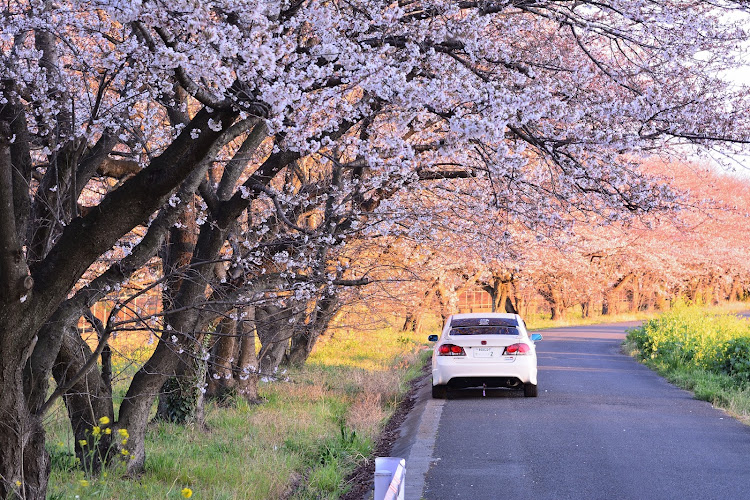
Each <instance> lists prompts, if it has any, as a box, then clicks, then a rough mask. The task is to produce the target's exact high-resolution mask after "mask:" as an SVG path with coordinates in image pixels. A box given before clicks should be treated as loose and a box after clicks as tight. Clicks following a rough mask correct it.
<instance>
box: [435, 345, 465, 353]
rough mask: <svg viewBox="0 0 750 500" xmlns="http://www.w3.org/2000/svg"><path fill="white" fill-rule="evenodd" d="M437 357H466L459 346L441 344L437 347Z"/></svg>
mask: <svg viewBox="0 0 750 500" xmlns="http://www.w3.org/2000/svg"><path fill="white" fill-rule="evenodd" d="M438 355H440V356H466V351H464V348H463V347H461V346H460V345H454V344H443V345H441V346H440V347H438Z"/></svg>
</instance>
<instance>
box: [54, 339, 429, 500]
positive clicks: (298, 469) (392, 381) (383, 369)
mask: <svg viewBox="0 0 750 500" xmlns="http://www.w3.org/2000/svg"><path fill="white" fill-rule="evenodd" d="M428 333H431V331H430V332H425V333H420V334H413V333H401V332H398V331H396V330H394V329H392V328H390V327H382V328H379V329H376V330H368V331H354V330H340V331H334V334H333V335H332V336H331V335H327V336H325V337H323V338H321V340H320V342H319V345H318V346H317V347H316V349H315V351H314V352H313V354H312V356H311V358H310V360H309V362H308V363H307V365H306V366H305V367H304V368H301V369H297V370H290V372H289V373H287V374H286V377H288V381H283V382H273V383H262V384H261V385H260V391H261V396H262V397H263V398H264V400H265V402H264V403H263V404H260V405H249V404H247V403H246V402H245V401H244V400H242V399H241V398H240V399H238V400H237V401H235V403H236V404H235V405H234V407H232V408H226V407H219V406H217V405H216V404H213V403H209V404H208V405H207V408H206V424H207V427H208V431H205V430H201V429H199V428H196V427H195V426H179V425H175V424H171V423H165V422H159V423H155V424H152V425H151V426H150V428H149V430H148V434H147V444H146V449H147V457H146V462H145V472H144V474H143V475H142V476H141V477H139V478H137V479H125V478H122V477H121V473H118V472H117V471H111V472H109V473H108V474H107V475H106V476H104V475H102V476H99V477H93V478H92V477H86V476H85V475H84V473H83V472H82V471H80V470H79V469H77V467H76V464H75V457H74V456H73V453H72V450H73V442H72V440H73V438H72V434H71V431H70V427H69V424H68V422H67V418H66V417H65V410H64V407H63V406H62V405H61V404H58V405H57V406H56V407H55V408H54V409H53V410H52V411H51V412H50V414H49V415H48V417H47V419H46V428H47V432H48V443H50V444H49V446H48V448H49V450H50V453H51V457H52V474H51V477H50V488H49V498H60V499H62V498H66V499H67V498H75V497H76V495H78V496H79V497H80V498H82V499H95V498H102V499H105V498H106V499H110V498H111V499H151V498H175V499H176V498H182V496H181V493H180V492H181V491H182V489H183V488H185V487H188V488H190V489H191V490H192V491H193V497H192V498H206V499H273V498H294V499H300V500H302V499H321V498H324V499H328V498H331V499H335V498H338V497H339V496H340V495H341V494H342V493H343V492H344V491H345V490H346V485H345V484H344V479H345V478H346V476H347V475H348V474H349V473H350V472H351V471H352V470H353V469H354V468H355V467H356V466H357V464H358V463H360V462H361V461H362V460H364V459H365V458H367V457H369V455H370V453H371V452H372V449H373V446H374V443H375V442H376V440H377V437H378V435H379V433H380V430H381V429H382V425H383V424H384V423H385V421H386V420H387V418H388V417H389V416H390V415H391V413H392V411H393V409H394V408H395V406H396V404H397V403H398V402H399V401H400V398H401V397H402V395H403V393H404V391H405V390H406V389H407V388H408V380H410V379H411V378H413V377H415V376H417V375H419V373H420V370H421V366H422V364H423V363H424V361H425V359H426V355H427V350H426V346H427V342H426V337H427V334H428ZM434 333H437V328H435V332H434ZM124 369H125V370H132V369H133V368H132V367H125V368H124ZM123 378H124V377H123ZM124 386H125V384H124V382H122V383H121V385H120V386H118V387H115V393H116V394H120V393H124V390H125V387H124ZM82 480H87V481H89V484H88V485H82V484H81V481H82ZM84 484H85V483H84Z"/></svg>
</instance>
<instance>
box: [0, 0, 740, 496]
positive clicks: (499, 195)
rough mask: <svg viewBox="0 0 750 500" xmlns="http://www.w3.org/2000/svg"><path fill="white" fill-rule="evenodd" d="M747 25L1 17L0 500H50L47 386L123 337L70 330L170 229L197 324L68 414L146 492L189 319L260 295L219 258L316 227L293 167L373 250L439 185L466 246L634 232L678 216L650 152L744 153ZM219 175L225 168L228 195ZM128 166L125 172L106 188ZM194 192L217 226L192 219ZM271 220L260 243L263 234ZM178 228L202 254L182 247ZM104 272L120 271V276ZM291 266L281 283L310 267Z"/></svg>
mask: <svg viewBox="0 0 750 500" xmlns="http://www.w3.org/2000/svg"><path fill="white" fill-rule="evenodd" d="M741 8H746V7H743V4H742V3H741V2H731V1H728V0H727V1H725V2H711V3H707V2H701V1H698V0H662V1H659V2H640V1H628V0H618V1H613V2H609V3H608V4H606V5H605V4H602V3H600V2H593V1H592V2H588V1H575V2H573V1H562V2H561V1H532V2H529V1H528V0H504V1H498V2H472V1H460V2H448V1H434V2H405V3H396V4H383V3H381V2H375V1H369V0H361V1H355V2H337V1H332V2H314V1H304V0H295V1H282V2H265V3H257V2H246V1H231V2H230V1H224V0H215V1H205V2H201V1H191V2H182V1H178V2H172V3H170V4H169V5H168V6H167V5H164V4H158V3H154V2H150V1H144V2H121V1H107V0H92V1H89V2H79V1H70V2H65V1H62V2H50V1H41V0H33V1H24V0H17V1H10V2H6V3H5V4H4V5H3V7H2V10H0V15H1V16H2V25H1V28H2V29H1V30H0V47H1V48H2V52H1V55H0V57H1V58H2V64H1V65H0V226H1V229H0V270H1V271H2V273H1V276H2V278H1V279H0V286H2V294H1V295H0V297H1V298H0V360H2V368H1V369H0V390H1V391H2V398H0V449H2V450H3V453H2V455H0V496H1V497H8V496H11V495H17V496H20V497H25V498H43V497H44V496H45V492H46V485H47V477H48V471H49V459H48V457H47V455H46V452H45V451H44V430H43V428H42V416H43V414H44V412H45V411H46V410H47V409H48V408H49V406H50V404H51V401H52V400H50V399H47V392H48V391H47V380H48V379H49V375H50V374H51V373H53V372H56V373H57V374H58V376H59V377H62V378H59V377H58V387H57V390H56V391H55V392H54V393H53V396H54V397H58V396H60V395H62V394H65V392H66V391H68V390H70V389H71V388H72V387H73V386H74V385H75V384H76V383H78V382H79V381H80V380H81V377H86V376H90V374H91V368H92V366H93V365H94V364H95V363H96V360H97V358H98V357H99V355H100V354H102V352H103V350H104V348H105V346H106V336H107V335H108V334H109V333H108V330H107V328H106V327H105V328H104V329H103V330H102V334H101V338H100V342H99V344H98V347H97V348H95V349H94V350H93V352H91V356H89V357H88V359H86V360H85V361H84V362H83V363H81V359H80V358H76V359H73V358H72V357H71V355H70V352H72V351H71V350H70V349H68V347H69V346H70V345H71V344H70V343H74V344H75V343H78V345H80V342H79V339H78V338H77V332H76V331H75V329H74V328H73V325H75V324H76V322H77V320H78V318H80V317H81V316H83V315H85V314H86V310H87V309H88V308H89V307H90V306H91V305H92V304H93V303H94V302H96V301H97V300H99V299H101V298H103V297H104V296H105V295H106V294H107V293H108V292H109V291H111V290H112V289H113V288H116V287H117V286H121V284H122V283H123V282H124V281H126V280H127V279H128V278H129V276H131V275H132V274H133V273H134V272H136V271H137V270H139V269H141V268H143V267H144V266H145V265H146V264H147V263H148V262H149V261H151V259H153V258H154V257H155V256H156V255H157V252H158V250H159V249H160V248H162V247H163V245H164V242H165V240H166V239H167V237H168V234H169V233H170V232H171V233H172V234H171V235H170V238H172V239H171V240H169V241H170V242H174V241H175V239H174V238H178V239H179V238H183V239H182V240H180V241H182V242H183V243H186V244H189V245H194V248H193V249H192V250H191V251H185V252H181V251H178V249H174V247H173V248H172V249H167V250H166V252H167V253H165V254H163V257H164V258H163V259H162V260H163V262H165V263H167V264H168V266H167V267H169V268H172V269H174V270H179V276H174V278H176V279H175V280H172V278H171V277H170V278H169V280H167V281H168V286H171V287H172V288H171V289H169V288H168V289H167V293H166V294H165V296H166V300H167V302H168V303H169V308H170V309H172V310H173V311H179V314H173V315H168V316H166V319H165V322H164V324H163V328H164V329H165V330H166V329H167V327H169V329H170V332H171V333H170V334H169V335H168V336H161V339H160V340H159V342H158V344H157V347H156V350H155V351H154V354H153V356H152V357H151V359H149V361H148V362H147V363H146V364H145V365H144V367H143V368H142V370H141V371H140V372H139V373H138V374H137V375H136V376H135V378H134V380H133V381H132V383H131V385H130V389H129V391H128V394H127V396H126V399H125V400H124V402H123V404H122V405H121V407H120V409H119V414H118V415H117V419H116V420H114V413H113V412H114V410H113V409H112V408H111V404H110V403H108V402H107V398H103V399H102V401H104V403H103V404H102V405H101V406H100V405H98V404H97V405H95V407H94V409H93V412H89V413H90V414H85V413H80V414H79V413H77V412H70V408H71V407H69V412H70V413H71V416H73V417H74V418H77V419H79V420H80V421H79V422H78V423H75V422H74V427H75V428H78V429H80V428H84V427H85V425H88V424H90V423H92V422H94V421H95V419H96V418H98V417H100V416H108V417H109V418H111V419H113V422H116V424H115V428H127V429H128V430H129V432H130V434H131V436H132V440H131V443H130V444H129V445H128V446H129V449H130V452H131V453H132V455H133V456H134V460H132V461H131V463H130V465H129V470H130V471H131V472H137V471H138V470H140V468H142V466H143V463H144V459H145V445H144V435H145V427H146V423H147V422H146V419H147V418H148V411H147V409H148V408H149V407H150V405H151V403H152V401H153V398H154V397H155V394H156V393H158V391H159V388H160V387H161V385H162V384H163V382H164V380H166V378H167V377H169V376H170V375H172V374H173V373H175V371H176V370H177V368H178V366H179V364H180V360H181V356H180V354H181V353H180V350H183V351H187V349H186V348H188V347H190V345H191V342H192V339H195V338H197V337H196V332H200V331H202V330H203V328H204V327H205V325H206V324H207V322H208V321H209V320H210V315H208V314H207V313H206V310H207V309H206V308H205V307H197V306H198V305H204V304H205V303H206V300H207V299H210V298H220V297H221V294H222V293H230V292H231V293H235V289H236V290H237V291H236V294H237V296H238V297H239V295H240V294H243V293H245V294H247V293H248V292H247V289H248V288H250V289H252V288H253V287H252V286H250V285H242V286H236V288H235V289H232V287H231V285H232V283H230V282H231V280H226V283H224V284H221V275H222V274H223V272H228V271H231V270H232V265H234V266H237V268H239V269H244V268H245V267H246V266H252V263H247V262H243V261H242V259H240V260H239V262H238V261H235V262H226V261H225V260H224V258H223V257H224V256H225V255H226V254H227V247H230V246H231V239H232V234H233V229H234V228H235V227H236V224H237V221H238V220H239V219H240V218H241V217H242V216H243V214H244V213H246V211H247V210H248V209H250V210H251V211H252V210H253V207H252V206H251V205H252V204H253V203H254V202H255V201H257V200H265V203H267V204H268V208H269V210H273V211H274V212H275V213H276V215H275V217H277V218H278V219H279V220H281V221H282V222H283V223H284V224H286V225H287V226H288V228H289V230H290V232H291V233H292V234H293V235H294V237H295V239H304V236H303V235H305V234H306V228H305V227H304V226H302V225H300V224H299V220H296V221H295V220H294V219H293V218H290V217H289V216H288V215H286V214H285V212H284V210H291V212H292V213H294V212H295V211H296V210H297V209H296V206H297V204H298V200H300V198H302V199H303V201H304V196H300V195H301V191H300V188H299V186H298V185H297V186H296V187H295V182H296V181H294V180H293V179H294V178H293V176H291V177H290V176H288V174H289V172H290V171H292V170H293V169H294V168H297V167H298V166H299V164H300V162H304V161H311V162H313V164H314V165H316V164H317V165H323V164H325V163H326V162H336V163H335V165H336V168H337V169H340V171H341V172H345V173H346V175H342V176H341V182H340V184H336V183H335V182H334V183H333V185H338V186H339V187H338V189H337V190H335V191H334V196H335V197H340V200H338V199H334V200H333V201H332V203H331V205H330V207H331V208H330V209H331V210H332V213H331V215H334V214H336V215H342V219H341V220H344V219H345V220H351V221H355V220H356V221H358V222H361V221H362V220H370V219H369V217H374V218H375V219H373V220H378V221H379V222H378V223H377V224H373V226H372V231H373V232H375V231H379V232H381V233H382V234H388V232H389V229H392V228H393V227H395V226H399V225H405V224H409V225H411V226H412V228H411V229H410V230H409V231H410V232H411V234H412V236H413V237H415V238H416V237H418V235H419V233H420V232H423V231H422V230H421V228H426V227H428V226H429V220H428V219H429V218H430V215H429V213H423V214H415V213H414V211H410V210H405V211H402V210H403V208H404V207H406V205H404V204H401V203H399V201H400V198H399V195H400V194H401V193H414V194H415V195H419V194H421V192H420V190H421V189H422V188H419V187H418V186H421V185H427V184H429V185H430V186H431V188H432V189H433V192H436V193H437V192H442V193H444V194H445V195H446V196H448V197H450V198H453V199H463V198H466V199H470V200H472V201H471V204H473V206H471V204H469V205H467V206H466V207H465V208H467V209H469V210H471V211H473V212H467V216H466V217H465V219H466V222H467V223H468V222H469V221H470V220H471V217H470V216H468V214H469V213H476V212H477V211H483V210H485V211H486V210H497V211H498V213H501V214H505V215H506V216H507V217H509V218H510V219H509V221H510V222H512V223H519V224H523V225H525V226H529V227H554V226H555V225H557V224H562V223H563V222H564V221H565V220H566V218H569V217H570V214H573V215H574V216H583V214H586V213H590V212H596V213H597V214H599V216H601V217H605V218H606V219H608V220H610V221H617V220H620V219H622V218H623V217H625V216H627V215H628V214H633V213H639V212H652V211H655V210H661V209H668V208H670V207H671V206H673V205H674V203H675V202H676V199H677V198H676V197H675V195H674V193H673V192H672V191H671V190H670V189H669V188H668V187H666V186H664V185H660V184H658V183H654V182H653V181H651V180H650V179H649V175H648V174H647V173H645V172H643V171H642V170H640V162H639V161H638V159H637V155H639V154H641V153H642V152H644V151H653V150H654V149H659V148H665V147H669V146H673V145H674V146H676V145H683V144H696V145H699V146H701V147H714V146H716V147H732V146H733V145H734V146H736V147H739V146H740V145H743V144H744V143H746V142H747V141H748V139H749V136H748V128H747V124H746V120H747V116H748V114H747V109H748V106H747V96H746V93H745V89H739V90H738V89H736V88H733V87H731V86H730V85H729V84H727V83H726V82H724V81H722V80H721V79H720V78H719V77H718V76H716V74H717V73H716V72H717V71H719V70H722V69H725V68H727V67H731V66H732V65H733V64H735V62H734V61H733V60H732V57H733V56H732V54H734V53H735V51H734V49H735V48H736V46H737V45H738V44H739V43H740V42H742V41H744V40H745V39H746V32H745V31H744V30H743V29H742V26H740V25H737V24H736V23H735V24H733V23H731V22H728V21H726V20H725V19H726V18H725V15H726V14H727V12H729V11H731V10H733V9H741ZM261 144H266V145H267V149H266V150H262V148H261ZM256 153H257V154H256ZM253 154H255V157H253ZM217 162H218V163H221V164H223V168H222V169H220V172H221V173H220V176H219V174H216V175H215V176H213V177H212V175H211V174H210V171H211V169H212V167H214V166H215V165H216V164H217ZM112 165H128V166H130V167H131V168H132V172H133V174H132V175H130V176H128V177H123V178H121V179H120V180H118V181H114V180H113V181H108V180H106V178H107V177H108V176H112V175H114V173H113V169H112V168H110V167H111V166H112ZM317 168H318V167H313V170H315V169H317ZM334 170H335V169H334ZM110 179H111V177H110ZM212 179H214V180H216V179H218V185H216V182H214V181H213V180H212ZM289 179H292V180H289ZM461 179H464V180H465V182H463V183H461V182H455V181H459V180H461ZM449 181H454V182H453V183H450V182H449ZM293 187H294V189H293ZM86 190H89V191H91V192H94V191H96V192H98V196H93V195H92V196H89V197H88V198H87V197H85V196H82V195H83V194H84V191H86ZM196 193H197V195H198V197H197V199H199V200H203V202H204V203H205V205H206V209H203V208H202V207H201V208H200V210H196V211H195V212H194V215H189V212H185V206H186V205H189V204H191V203H194V200H196ZM303 193H304V192H303ZM347 197H348V198H347ZM407 199H408V196H405V197H403V198H401V200H402V201H405V200H407ZM295 200H297V201H295ZM343 200H346V201H345V202H344V201H343ZM425 200H426V201H427V194H425ZM285 204H286V207H285ZM302 205H304V203H302ZM320 206H325V207H326V208H325V209H323V210H324V212H325V210H326V209H328V205H326V204H325V203H324V204H323V205H320ZM422 206H423V207H429V206H430V203H427V202H426V203H425V204H423V205H422ZM271 207H272V208H271ZM338 207H341V210H342V212H341V214H338V213H337V212H336V210H338ZM303 213H304V212H300V213H298V214H297V215H302V214H303ZM346 213H349V215H345V216H344V214H346ZM445 213H446V212H445V211H443V214H445ZM282 214H285V215H284V216H282ZM253 215H256V214H253ZM415 215H418V216H417V217H415ZM362 217H365V219H363V218H362ZM193 218H194V221H195V225H194V226H193V225H192V223H191V222H189V221H190V220H191V219H193ZM269 219H270V217H265V218H261V219H253V218H249V219H247V220H248V222H247V224H248V227H249V228H251V229H253V230H254V231H255V232H256V233H260V234H265V233H266V232H268V231H269V230H270V228H269V225H268V223H267V222H266V221H268V220H269ZM511 219H512V220H511ZM201 220H202V221H203V223H202V224H199V223H198V222H199V221H201ZM324 220H326V221H331V220H334V217H332V216H331V217H327V218H325V219H324ZM178 223H179V224H180V226H183V225H184V226H185V227H186V228H194V229H193V232H192V234H191V233H190V231H185V232H182V233H181V232H180V231H172V228H173V227H175V224H178ZM443 224H446V222H443ZM178 229H182V227H178ZM334 233H335V231H334ZM279 234H280V233H279ZM330 236H331V231H328V232H327V233H326V231H323V232H321V237H328V238H330ZM193 238H194V239H193ZM334 243H335V241H334V242H331V241H327V242H318V243H317V248H316V250H318V249H320V248H323V249H325V250H326V252H327V251H328V250H332V249H334V245H333V244H334ZM116 247H119V248H117V249H115V248H116ZM113 249H115V250H113ZM282 252H283V250H282ZM282 252H276V251H275V250H270V251H269V253H266V254H265V255H262V256H260V258H261V259H269V258H270V259H271V260H273V259H274V256H275V255H277V254H281V253H282ZM324 253H325V252H324ZM228 254H229V255H232V257H233V258H235V257H239V256H236V255H233V254H232V253H231V252H229V253H228ZM287 255H288V257H287V258H292V257H293V258H300V259H301V258H302V257H301V256H304V257H305V259H306V261H305V262H300V266H299V268H300V269H315V266H316V265H317V266H318V267H319V268H320V269H321V271H320V274H319V277H320V280H312V281H313V282H314V283H317V284H322V283H325V284H326V285H328V284H329V282H331V283H332V282H333V281H335V280H336V279H337V276H336V270H335V269H334V270H331V269H329V268H328V267H327V266H326V265H323V264H324V263H327V262H328V256H327V255H322V254H321V253H320V252H301V251H298V252H296V253H294V252H287ZM107 256H109V257H111V258H113V259H114V262H112V265H109V266H106V265H102V263H101V259H104V258H105V257H107ZM253 257H255V256H253ZM316 259H317V260H316ZM276 261H277V263H278V264H279V267H278V271H279V272H280V273H287V274H288V273H289V272H290V271H289V270H288V269H286V266H289V267H290V268H296V266H295V265H294V264H292V263H291V262H288V261H284V260H283V259H281V258H280V257H277V258H276ZM220 262H221V263H223V264H222V265H223V267H224V270H223V271H219V272H218V273H217V264H219V263H220ZM321 266H322V267H321ZM261 269H262V268H261ZM294 272H296V271H294ZM354 274H355V276H354V277H355V278H356V277H357V276H356V273H354ZM229 275H230V276H231V273H229ZM217 276H218V278H217ZM262 278H264V279H265V280H266V281H265V282H264V281H263V279H261V280H260V281H259V282H260V283H262V284H263V286H265V285H266V284H269V283H270V284H271V287H272V286H273V284H274V283H276V284H278V281H276V282H274V281H273V280H272V279H271V276H267V275H264V276H262ZM217 282H218V283H219V284H216V283H217ZM286 282H287V283H288V282H289V281H288V280H287V281H286ZM332 284H335V283H332ZM221 285H226V286H221ZM451 286H453V285H451ZM265 291H266V289H264V293H265ZM285 292H286V291H285ZM235 298H237V297H233V299H235ZM248 300H252V299H248ZM214 302H215V303H221V302H222V300H216V301H214ZM240 302H241V301H240ZM236 304H237V301H236V300H233V306H232V307H236ZM208 310H210V311H212V312H213V314H215V315H216V314H223V313H225V312H226V311H222V310H220V308H218V309H217V308H216V307H214V308H213V309H211V308H209V309H208ZM61 380H63V382H62V383H60V381H61ZM92 382H93V380H92ZM68 403H69V404H70V403H71V400H69V401H68ZM102 414H104V415H102ZM18 484H20V486H17V485H18Z"/></svg>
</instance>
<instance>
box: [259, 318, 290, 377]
mask: <svg viewBox="0 0 750 500" xmlns="http://www.w3.org/2000/svg"><path fill="white" fill-rule="evenodd" d="M292 319H293V310H292V307H283V308H282V307H279V306H276V305H266V306H263V307H256V308H255V325H256V329H257V332H258V339H259V340H260V344H261V349H260V354H259V358H260V373H261V375H262V376H272V375H274V374H275V373H276V372H277V370H278V367H279V365H280V364H281V362H282V361H283V360H284V354H285V353H286V349H287V347H288V346H289V339H290V338H291V337H292V330H293V328H294V321H292V322H290V320H292Z"/></svg>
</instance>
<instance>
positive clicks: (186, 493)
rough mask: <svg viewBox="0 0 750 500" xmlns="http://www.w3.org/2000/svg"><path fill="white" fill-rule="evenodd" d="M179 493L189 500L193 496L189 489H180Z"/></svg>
mask: <svg viewBox="0 0 750 500" xmlns="http://www.w3.org/2000/svg"><path fill="white" fill-rule="evenodd" d="M180 493H181V494H182V496H183V497H185V498H190V497H191V496H193V490H191V489H190V488H182V491H181V492H180Z"/></svg>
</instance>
